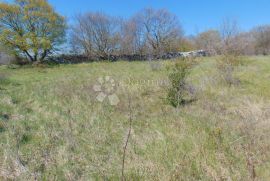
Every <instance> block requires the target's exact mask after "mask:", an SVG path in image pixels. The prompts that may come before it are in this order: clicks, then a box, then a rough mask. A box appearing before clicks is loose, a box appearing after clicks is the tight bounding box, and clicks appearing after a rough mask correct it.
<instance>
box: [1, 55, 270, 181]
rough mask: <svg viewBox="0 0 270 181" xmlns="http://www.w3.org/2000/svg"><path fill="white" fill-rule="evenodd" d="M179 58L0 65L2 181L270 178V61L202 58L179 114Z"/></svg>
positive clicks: (262, 57) (263, 58) (247, 58)
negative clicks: (223, 71)
mask: <svg viewBox="0 0 270 181" xmlns="http://www.w3.org/2000/svg"><path fill="white" fill-rule="evenodd" d="M173 61H174V60H167V61H160V62H152V63H149V62H139V61H138V62H137V61H134V62H125V61H118V62H93V63H82V64H76V65H57V66H51V67H46V66H45V67H30V66H28V67H27V66H24V67H19V68H18V67H9V66H0V144H1V147H0V180H26V179H28V180H120V179H123V176H122V173H123V175H124V178H125V180H237V181H238V180H243V181H246V180H269V179H270V171H269V170H270V162H269V161H270V140H269V136H270V132H269V131H270V81H269V80H270V57H269V56H251V57H245V58H244V61H243V64H241V65H240V66H238V67H237V69H236V70H235V72H234V76H235V77H236V78H237V79H238V80H239V83H238V84H237V85H231V86H229V85H227V84H226V83H225V81H224V78H223V77H222V76H221V75H220V73H219V72H218V69H217V68H216V58H215V57H212V58H209V57H205V58H197V59H196V62H197V64H196V65H195V67H194V68H193V69H192V72H191V75H190V76H189V77H188V82H189V83H190V84H192V85H193V88H194V90H195V92H196V99H195V100H194V101H192V102H190V103H187V104H185V105H183V106H180V107H177V108H175V107H173V106H171V105H170V104H168V103H167V102H166V89H167V86H168V70H167V67H168V66H172V65H173ZM101 80H103V82H102V81H101ZM104 81H105V82H106V81H109V83H111V84H110V85H111V87H106V86H105V89H106V90H102V88H104V87H101V89H100V86H99V85H100V84H103V83H104ZM107 88H108V89H107ZM110 88H111V89H110ZM103 91H104V92H103ZM100 93H103V94H101V97H102V101H100V99H99V100H98V96H99V95H100ZM111 95H114V97H113V99H112V100H114V101H115V102H113V101H112V100H110V99H109V96H111ZM99 98H100V97H99ZM103 98H104V100H103ZM110 101H112V102H113V104H112V102H110ZM129 133H130V134H129ZM127 138H128V142H127ZM125 145H127V146H126V149H124V147H125ZM124 151H125V158H124V167H123V154H124Z"/></svg>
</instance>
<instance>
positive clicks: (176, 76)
mask: <svg viewBox="0 0 270 181" xmlns="http://www.w3.org/2000/svg"><path fill="white" fill-rule="evenodd" d="M193 63H194V61H193V59H180V60H176V62H175V63H174V66H173V67H172V68H170V73H169V81H170V83H171V85H170V87H169V89H168V93H167V100H168V101H169V103H170V104H171V105H172V106H174V107H178V106H179V105H183V104H185V103H186V102H188V101H191V100H192V98H191V97H190V94H191V93H192V92H195V91H194V88H192V89H191V86H190V85H188V84H187V81H186V79H187V77H188V75H189V74H190V70H191V68H192V66H193ZM190 90H192V92H190Z"/></svg>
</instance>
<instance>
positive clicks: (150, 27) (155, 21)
mask: <svg viewBox="0 0 270 181" xmlns="http://www.w3.org/2000/svg"><path fill="white" fill-rule="evenodd" d="M135 18H136V19H137V23H138V24H139V26H142V27H143V32H144V33H145V36H146V38H147V44H148V45H149V48H150V49H149V51H152V52H153V53H154V54H157V53H163V52H166V51H173V48H174V47H171V45H173V44H174V42H175V41H177V40H179V39H180V38H181V36H182V34H183V33H182V28H181V26H180V23H179V20H178V19H177V17H176V16H175V15H174V14H172V13H170V12H169V11H167V10H166V9H159V10H155V9H151V8H148V9H144V10H142V11H141V12H139V13H138V14H137V15H136V16H135Z"/></svg>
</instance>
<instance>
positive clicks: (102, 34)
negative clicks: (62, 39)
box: [71, 13, 121, 57]
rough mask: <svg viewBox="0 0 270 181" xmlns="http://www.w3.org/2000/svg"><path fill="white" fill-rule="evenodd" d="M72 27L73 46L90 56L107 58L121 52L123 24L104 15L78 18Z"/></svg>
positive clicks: (88, 15) (98, 14)
mask: <svg viewBox="0 0 270 181" xmlns="http://www.w3.org/2000/svg"><path fill="white" fill-rule="evenodd" d="M75 19H76V25H75V26H74V27H72V33H71V34H72V35H71V37H72V38H71V40H72V45H73V47H74V48H75V49H79V50H80V51H83V53H85V54H86V55H88V56H103V57H107V56H109V55H110V54H113V53H115V52H116V51H117V50H119V48H120V47H119V46H120V28H121V26H120V25H121V23H120V20H119V19H118V18H115V17H111V16H108V15H105V14H103V13H87V14H83V15H78V16H76V18H75Z"/></svg>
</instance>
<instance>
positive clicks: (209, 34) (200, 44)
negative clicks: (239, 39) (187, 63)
mask: <svg viewBox="0 0 270 181" xmlns="http://www.w3.org/2000/svg"><path fill="white" fill-rule="evenodd" d="M195 42H196V46H197V48H198V49H203V50H206V51H208V52H209V53H210V54H212V55H215V54H217V53H218V49H219V46H220V43H221V37H220V34H219V32H218V31H217V30H208V31H205V32H202V33H200V34H199V35H198V36H197V37H196V38H195Z"/></svg>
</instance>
